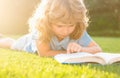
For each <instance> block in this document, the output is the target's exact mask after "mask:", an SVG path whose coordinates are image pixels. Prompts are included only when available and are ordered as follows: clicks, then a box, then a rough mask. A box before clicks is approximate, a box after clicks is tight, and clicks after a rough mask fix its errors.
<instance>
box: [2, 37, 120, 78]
mask: <svg viewBox="0 0 120 78" xmlns="http://www.w3.org/2000/svg"><path fill="white" fill-rule="evenodd" d="M93 39H94V40H95V41H96V42H97V43H98V44H99V45H100V46H101V47H102V49H103V51H105V52H116V53H120V44H119V43H120V38H104V37H93ZM119 70H120V64H112V65H105V66H102V65H97V64H83V65H63V64H59V63H58V62H56V61H55V60H54V59H53V58H45V57H39V56H37V55H35V54H29V53H25V52H20V51H19V52H18V51H13V50H9V49H0V78H120V75H119V74H120V71H119Z"/></svg>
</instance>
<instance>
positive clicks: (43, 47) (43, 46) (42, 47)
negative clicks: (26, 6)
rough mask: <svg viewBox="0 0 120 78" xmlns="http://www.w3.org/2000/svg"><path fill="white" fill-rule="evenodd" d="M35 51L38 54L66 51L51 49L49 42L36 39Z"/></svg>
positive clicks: (45, 54)
mask: <svg viewBox="0 0 120 78" xmlns="http://www.w3.org/2000/svg"><path fill="white" fill-rule="evenodd" d="M36 45H37V52H38V55H39V56H55V55H56V54H61V53H66V51H53V50H51V49H50V46H49V44H47V43H41V42H40V41H36Z"/></svg>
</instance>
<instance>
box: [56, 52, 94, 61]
mask: <svg viewBox="0 0 120 78" xmlns="http://www.w3.org/2000/svg"><path fill="white" fill-rule="evenodd" d="M86 56H93V55H92V54H90V53H86V52H78V53H71V54H58V55H56V56H54V59H56V60H57V61H58V62H60V63H63V62H65V61H66V60H68V59H71V58H80V57H86Z"/></svg>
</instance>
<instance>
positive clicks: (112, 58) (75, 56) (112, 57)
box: [54, 52, 120, 65]
mask: <svg viewBox="0 0 120 78" xmlns="http://www.w3.org/2000/svg"><path fill="white" fill-rule="evenodd" d="M54 59H55V60H57V61H58V62H59V63H63V64H78V63H79V64H81V63H98V64H102V65H105V64H112V63H118V62H120V54H117V53H103V52H100V53H96V54H90V53H87V52H78V53H72V54H58V55H56V56H54Z"/></svg>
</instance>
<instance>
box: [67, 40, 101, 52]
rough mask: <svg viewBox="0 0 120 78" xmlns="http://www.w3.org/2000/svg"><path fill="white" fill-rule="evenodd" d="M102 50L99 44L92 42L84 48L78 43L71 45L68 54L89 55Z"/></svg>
mask: <svg viewBox="0 0 120 78" xmlns="http://www.w3.org/2000/svg"><path fill="white" fill-rule="evenodd" d="M101 51H102V49H101V48H100V47H99V45H98V44H97V43H95V42H94V41H91V42H90V43H89V44H88V46H87V47H82V46H81V45H80V44H77V43H74V42H72V43H69V45H68V47H67V53H74V52H88V53H97V52H101Z"/></svg>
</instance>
